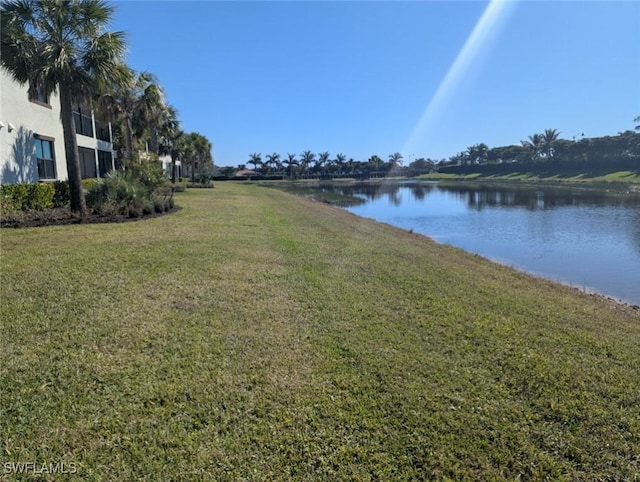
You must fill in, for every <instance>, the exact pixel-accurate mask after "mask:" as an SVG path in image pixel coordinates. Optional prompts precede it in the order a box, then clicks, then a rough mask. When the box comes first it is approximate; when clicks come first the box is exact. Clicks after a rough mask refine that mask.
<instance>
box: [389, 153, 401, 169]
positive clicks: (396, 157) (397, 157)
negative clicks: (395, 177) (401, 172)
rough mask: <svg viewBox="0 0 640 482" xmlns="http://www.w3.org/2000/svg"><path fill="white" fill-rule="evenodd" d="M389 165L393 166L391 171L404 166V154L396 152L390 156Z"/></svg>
mask: <svg viewBox="0 0 640 482" xmlns="http://www.w3.org/2000/svg"><path fill="white" fill-rule="evenodd" d="M389 164H391V169H393V168H394V167H398V166H401V165H402V154H400V153H399V152H394V153H393V154H391V155H389Z"/></svg>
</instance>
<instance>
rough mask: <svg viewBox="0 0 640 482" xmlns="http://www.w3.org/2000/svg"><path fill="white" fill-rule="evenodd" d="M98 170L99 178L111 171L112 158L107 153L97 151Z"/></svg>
mask: <svg viewBox="0 0 640 482" xmlns="http://www.w3.org/2000/svg"><path fill="white" fill-rule="evenodd" d="M98 169H99V172H100V177H104V176H105V175H106V174H107V173H108V172H109V171H112V170H113V156H112V155H111V153H110V152H109V151H101V150H98Z"/></svg>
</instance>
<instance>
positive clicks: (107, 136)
mask: <svg viewBox="0 0 640 482" xmlns="http://www.w3.org/2000/svg"><path fill="white" fill-rule="evenodd" d="M73 115H74V120H75V124H76V134H77V135H76V137H77V140H78V153H79V155H80V172H81V175H82V178H83V179H86V178H92V177H102V176H104V175H105V174H106V173H107V172H109V171H110V170H112V169H113V168H114V164H113V157H114V156H113V144H112V142H111V125H110V124H108V123H102V122H99V121H98V120H96V119H95V118H94V116H93V113H92V112H91V110H90V109H89V108H87V107H86V106H82V105H76V106H74V113H73ZM67 178H68V174H67V162H66V156H65V150H64V137H63V131H62V121H61V120H60V99H59V98H58V95H57V94H56V93H54V94H51V96H48V97H47V96H44V95H37V96H36V97H35V98H30V97H29V94H28V88H27V85H20V84H19V83H18V82H16V81H15V80H13V79H12V78H11V76H10V75H9V74H8V73H7V72H6V71H5V70H4V69H2V68H0V184H17V183H23V182H26V183H33V182H38V181H45V182H46V181H57V180H60V181H62V180H66V179H67Z"/></svg>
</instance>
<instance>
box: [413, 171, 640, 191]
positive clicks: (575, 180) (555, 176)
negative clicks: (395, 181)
mask: <svg viewBox="0 0 640 482" xmlns="http://www.w3.org/2000/svg"><path fill="white" fill-rule="evenodd" d="M419 179H427V180H434V181H439V180H462V181H464V180H488V181H518V182H525V183H527V182H535V183H538V182H541V183H570V184H596V185H601V187H606V186H607V185H611V184H621V185H624V186H627V187H633V188H634V189H636V188H637V187H638V186H640V171H604V170H600V171H594V172H588V173H585V172H577V171H563V172H547V173H537V174H535V173H531V172H512V173H509V174H503V175H498V174H486V175H483V174H482V173H479V172H477V173H473V174H448V173H438V172H434V173H431V174H424V175H422V176H419Z"/></svg>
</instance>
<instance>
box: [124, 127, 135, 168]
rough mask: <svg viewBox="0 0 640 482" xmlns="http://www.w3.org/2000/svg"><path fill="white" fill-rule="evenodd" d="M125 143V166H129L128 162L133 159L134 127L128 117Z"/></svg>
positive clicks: (125, 128)
mask: <svg viewBox="0 0 640 482" xmlns="http://www.w3.org/2000/svg"><path fill="white" fill-rule="evenodd" d="M124 142H125V148H126V150H127V151H126V152H125V153H124V164H125V167H126V165H127V161H130V160H131V159H133V126H132V125H131V116H129V115H128V116H127V118H126V121H125V123H124Z"/></svg>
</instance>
